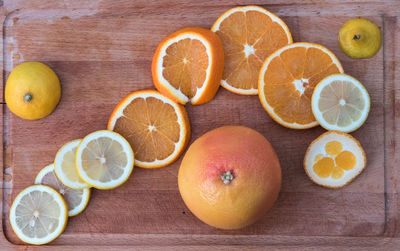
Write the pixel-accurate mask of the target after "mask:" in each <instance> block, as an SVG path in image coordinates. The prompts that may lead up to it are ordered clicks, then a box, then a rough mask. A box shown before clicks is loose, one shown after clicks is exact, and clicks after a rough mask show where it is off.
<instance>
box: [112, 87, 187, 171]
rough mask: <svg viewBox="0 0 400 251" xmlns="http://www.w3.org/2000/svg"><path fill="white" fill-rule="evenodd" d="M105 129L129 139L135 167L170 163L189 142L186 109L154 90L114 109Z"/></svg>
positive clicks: (136, 94)
mask: <svg viewBox="0 0 400 251" xmlns="http://www.w3.org/2000/svg"><path fill="white" fill-rule="evenodd" d="M107 128H108V129H109V130H113V131H115V132H118V133H119V134H121V135H122V136H124V137H125V138H126V139H127V140H128V142H129V143H130V144H131V146H132V149H133V151H134V154H135V165H137V166H139V167H143V168H159V167H164V166H167V165H169V164H171V163H173V162H174V161H175V160H176V159H177V158H178V157H179V156H180V155H181V154H182V152H183V151H184V149H185V148H186V146H187V144H188V142H189V139H190V124H189V118H188V116H187V113H186V110H185V108H184V107H183V106H182V105H179V104H177V103H175V102H174V101H173V100H171V99H169V98H167V97H165V96H163V95H161V94H160V93H159V92H157V91H155V90H141V91H135V92H132V93H131V94H129V95H127V96H126V97H125V98H124V99H122V100H121V101H120V102H119V104H118V105H117V106H116V107H115V109H114V111H113V113H112V114H111V117H110V120H109V122H108V127H107Z"/></svg>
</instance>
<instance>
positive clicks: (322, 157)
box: [304, 131, 367, 188]
mask: <svg viewBox="0 0 400 251" xmlns="http://www.w3.org/2000/svg"><path fill="white" fill-rule="evenodd" d="M366 163H367V158H366V155H365V152H364V149H363V148H362V146H361V145H360V142H358V140H356V139H355V138H353V137H352V136H351V135H350V134H347V133H344V132H339V131H328V132H326V133H324V134H322V135H321V136H319V137H318V138H317V139H315V140H314V141H313V142H312V143H311V144H310V146H309V147H308V149H307V152H306V155H305V157H304V169H305V171H306V174H307V175H308V177H310V179H311V180H312V181H313V182H314V183H316V184H318V185H320V186H323V187H327V188H341V187H343V186H345V185H347V184H349V183H350V182H351V181H352V180H353V179H355V178H356V177H357V176H358V175H359V174H360V173H361V172H362V171H363V170H364V168H365V166H366Z"/></svg>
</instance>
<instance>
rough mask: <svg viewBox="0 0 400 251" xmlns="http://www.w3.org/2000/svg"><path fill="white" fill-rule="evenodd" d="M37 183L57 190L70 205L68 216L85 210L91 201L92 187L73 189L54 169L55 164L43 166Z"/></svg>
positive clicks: (37, 177) (36, 180)
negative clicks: (63, 181) (59, 177)
mask: <svg viewBox="0 0 400 251" xmlns="http://www.w3.org/2000/svg"><path fill="white" fill-rule="evenodd" d="M35 184H37V185H46V186H49V187H51V188H54V189H55V190H57V191H58V192H59V193H60V194H61V195H62V196H63V198H64V200H65V202H66V203H67V206H68V216H75V215H78V214H80V213H81V212H83V210H85V208H86V206H87V205H88V203H89V199H90V188H84V189H72V188H69V187H67V186H65V185H64V184H63V183H62V182H61V181H60V180H59V179H58V178H57V175H56V173H55V171H54V165H53V164H51V165H48V166H46V167H45V168H43V169H42V170H41V171H40V172H39V173H38V175H37V176H36V179H35Z"/></svg>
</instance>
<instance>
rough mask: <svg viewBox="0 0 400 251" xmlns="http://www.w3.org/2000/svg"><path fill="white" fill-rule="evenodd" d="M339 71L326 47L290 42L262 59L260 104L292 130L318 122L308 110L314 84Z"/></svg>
mask: <svg viewBox="0 0 400 251" xmlns="http://www.w3.org/2000/svg"><path fill="white" fill-rule="evenodd" d="M334 73H343V68H342V65H341V64H340V62H339V60H338V59H337V58H336V56H335V55H334V54H333V53H332V52H331V51H330V50H328V49H327V48H325V47H324V46H322V45H319V44H313V43H294V44H291V45H287V46H285V47H282V48H280V49H279V50H277V51H275V52H274V53H273V54H272V55H270V56H269V57H268V58H267V60H265V62H264V64H263V66H262V68H261V71H260V75H259V78H258V89H259V94H258V95H259V97H260V101H261V104H262V105H263V107H264V109H265V110H266V111H267V112H268V114H269V115H270V116H271V117H272V119H274V120H275V121H276V122H278V123H279V124H281V125H283V126H285V127H288V128H293V129H307V128H311V127H314V126H317V125H318V122H317V121H316V120H315V118H314V115H313V112H312V109H311V97H312V94H313V91H314V87H315V86H316V85H317V84H318V83H319V82H320V81H321V80H322V79H323V78H325V77H327V76H329V75H331V74H334Z"/></svg>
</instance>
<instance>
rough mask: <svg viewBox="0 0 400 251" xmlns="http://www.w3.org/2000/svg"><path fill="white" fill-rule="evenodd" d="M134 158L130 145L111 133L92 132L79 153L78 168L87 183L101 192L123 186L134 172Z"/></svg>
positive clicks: (85, 139) (82, 142)
mask: <svg viewBox="0 0 400 251" xmlns="http://www.w3.org/2000/svg"><path fill="white" fill-rule="evenodd" d="M134 161H135V159H134V155H133V151H132V148H131V146H130V145H129V142H128V141H126V139H125V138H124V137H122V136H121V135H120V134H118V133H116V132H112V131H108V130H101V131H96V132H93V133H90V134H89V135H87V136H86V137H85V138H83V139H82V141H81V142H80V144H79V146H78V149H77V150H76V169H77V171H78V173H79V176H80V177H81V178H82V180H84V181H85V182H86V183H88V184H90V185H91V186H93V187H95V188H98V189H111V188H115V187H117V186H120V185H122V184H123V183H124V182H125V181H126V180H128V178H129V176H130V175H131V173H132V170H133V165H134Z"/></svg>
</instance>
